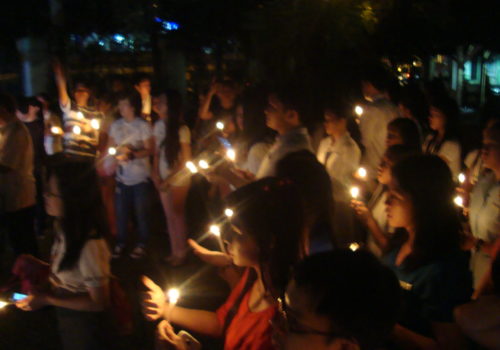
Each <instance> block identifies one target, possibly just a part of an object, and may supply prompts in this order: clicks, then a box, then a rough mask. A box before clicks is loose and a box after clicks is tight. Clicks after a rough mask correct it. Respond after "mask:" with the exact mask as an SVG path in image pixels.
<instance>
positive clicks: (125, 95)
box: [116, 90, 142, 115]
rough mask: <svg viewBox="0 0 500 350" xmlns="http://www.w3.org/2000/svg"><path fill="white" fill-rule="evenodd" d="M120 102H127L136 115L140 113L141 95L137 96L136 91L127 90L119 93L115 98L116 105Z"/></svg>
mask: <svg viewBox="0 0 500 350" xmlns="http://www.w3.org/2000/svg"><path fill="white" fill-rule="evenodd" d="M121 100H128V101H129V102H130V104H131V105H132V107H133V108H134V111H135V114H136V115H140V114H141V113H142V99H141V95H139V93H138V92H137V91H134V90H128V91H124V92H120V93H119V94H117V96H116V102H117V103H118V102H119V101H121Z"/></svg>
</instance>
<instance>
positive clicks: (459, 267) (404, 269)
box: [383, 155, 472, 349]
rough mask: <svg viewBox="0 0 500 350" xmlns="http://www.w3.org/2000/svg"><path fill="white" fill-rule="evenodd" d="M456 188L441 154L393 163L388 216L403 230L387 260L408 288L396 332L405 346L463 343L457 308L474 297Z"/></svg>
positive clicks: (451, 346) (447, 346)
mask: <svg viewBox="0 0 500 350" xmlns="http://www.w3.org/2000/svg"><path fill="white" fill-rule="evenodd" d="M454 192H455V184H454V181H453V178H452V175H451V172H450V169H449V167H448V166H447V164H446V163H445V162H444V161H443V160H442V159H440V158H439V157H437V156H431V155H417V156H411V157H408V158H406V159H404V160H402V161H400V162H398V163H397V164H396V165H395V166H394V167H393V168H392V177H391V182H390V184H389V192H388V195H387V200H386V212H387V220H388V223H389V225H391V226H392V227H396V228H401V229H404V230H402V231H401V232H400V233H399V234H396V235H394V237H393V239H392V240H391V242H390V244H389V249H388V253H387V254H385V255H384V256H383V261H384V263H385V264H387V266H389V267H390V268H391V269H392V270H393V271H394V273H395V274H396V276H397V277H398V279H399V281H400V285H401V287H402V289H403V293H404V294H403V297H404V299H403V300H404V308H403V310H404V312H403V313H402V314H401V316H400V319H399V322H398V325H397V326H396V327H395V329H394V334H393V339H394V341H395V343H396V345H397V346H399V347H400V348H403V349H408V348H411V349H429V348H442V349H463V348H464V339H463V336H462V335H461V333H460V332H459V330H458V328H457V327H456V325H455V323H454V319H453V309H454V308H455V307H456V306H458V305H461V304H463V303H466V302H467V301H469V300H470V296H471V293H472V278H471V273H470V271H469V259H468V254H467V253H466V252H464V251H463V250H462V249H461V243H462V242H461V236H460V234H461V225H460V220H459V217H458V213H457V210H456V208H455V205H454V204H453V197H454Z"/></svg>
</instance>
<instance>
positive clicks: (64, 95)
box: [53, 59, 70, 106]
mask: <svg viewBox="0 0 500 350" xmlns="http://www.w3.org/2000/svg"><path fill="white" fill-rule="evenodd" d="M53 70H54V78H55V81H56V86H57V92H58V96H59V104H60V105H61V106H68V105H69V103H70V98H69V95H68V85H67V82H66V75H65V74H64V70H63V67H62V64H61V62H60V61H59V60H58V59H55V60H54V62H53Z"/></svg>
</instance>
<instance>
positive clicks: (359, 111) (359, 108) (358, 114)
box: [354, 105, 364, 117]
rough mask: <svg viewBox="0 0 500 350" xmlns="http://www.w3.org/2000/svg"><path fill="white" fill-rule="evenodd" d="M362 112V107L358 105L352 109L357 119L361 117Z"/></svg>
mask: <svg viewBox="0 0 500 350" xmlns="http://www.w3.org/2000/svg"><path fill="white" fill-rule="evenodd" d="M363 112H364V110H363V107H361V106H359V105H357V106H355V107H354V113H356V115H357V116H358V117H361V116H362V115H363Z"/></svg>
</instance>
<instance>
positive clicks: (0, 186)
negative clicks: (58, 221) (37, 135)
mask: <svg viewBox="0 0 500 350" xmlns="http://www.w3.org/2000/svg"><path fill="white" fill-rule="evenodd" d="M33 162H34V158H33V143H32V141H31V136H30V133H29V131H28V129H27V128H26V126H25V125H24V124H23V123H22V122H21V121H20V120H18V119H17V118H15V119H13V120H12V121H10V122H9V123H8V124H7V125H5V126H3V127H0V165H2V166H4V167H7V168H9V170H8V171H6V172H0V212H2V211H6V212H12V211H17V210H21V209H24V208H27V207H30V206H32V205H34V204H35V194H36V189H35V178H34V177H33V166H34V164H33Z"/></svg>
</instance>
